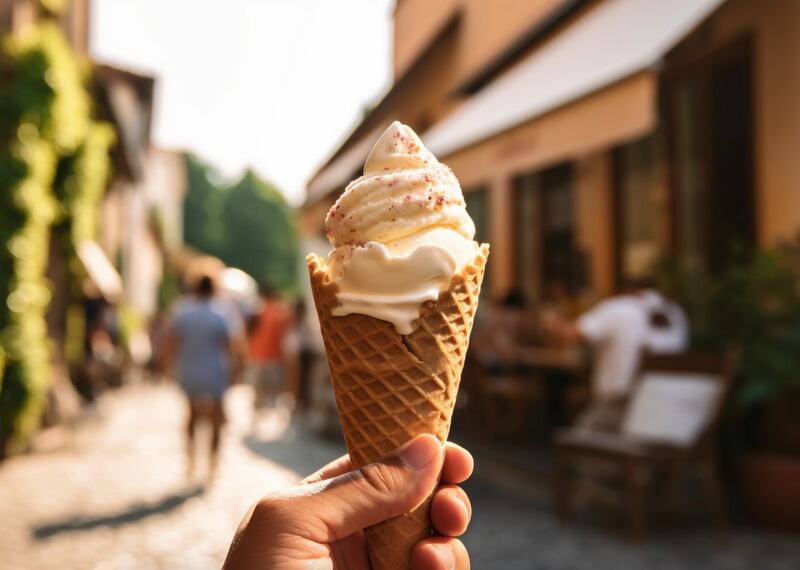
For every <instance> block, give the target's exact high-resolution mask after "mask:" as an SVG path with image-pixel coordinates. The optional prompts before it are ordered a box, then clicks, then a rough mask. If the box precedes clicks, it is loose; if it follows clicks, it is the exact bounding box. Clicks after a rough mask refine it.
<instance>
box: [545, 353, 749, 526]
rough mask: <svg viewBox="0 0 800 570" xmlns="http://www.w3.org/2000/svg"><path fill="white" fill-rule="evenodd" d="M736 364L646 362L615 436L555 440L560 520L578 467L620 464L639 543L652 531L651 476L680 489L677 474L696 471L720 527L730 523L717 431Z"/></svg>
mask: <svg viewBox="0 0 800 570" xmlns="http://www.w3.org/2000/svg"><path fill="white" fill-rule="evenodd" d="M736 360H737V359H736V357H735V354H733V353H730V352H729V353H725V354H710V353H685V354H681V355H674V356H647V357H645V358H644V359H643V364H642V368H641V373H640V375H639V379H638V381H637V384H636V386H635V388H634V391H633V396H632V397H631V399H630V400H629V401H628V403H627V404H626V406H625V407H626V409H625V414H624V419H623V422H622V425H621V426H620V428H619V430H618V431H617V432H615V433H607V432H593V431H586V430H582V429H577V428H571V429H568V430H564V431H562V432H560V433H559V434H558V435H557V436H556V438H555V461H556V468H555V482H554V494H555V496H554V499H555V506H556V511H557V514H558V516H559V517H560V518H561V519H562V520H564V519H566V517H567V515H568V514H569V512H570V510H571V503H572V499H573V492H574V470H575V468H576V467H578V466H580V465H581V464H586V463H587V462H593V463H594V464H597V463H599V462H602V463H605V464H610V465H613V466H616V467H617V469H618V471H619V472H620V473H621V474H622V476H623V477H622V478H623V481H624V495H625V508H626V511H627V519H628V530H629V533H630V536H631V537H632V538H634V539H641V538H642V537H644V535H645V533H646V529H647V520H646V519H647V516H646V514H647V513H646V498H647V497H646V492H647V491H648V489H649V482H650V481H651V476H652V475H654V474H656V473H657V472H659V471H660V472H662V473H664V474H666V475H667V476H668V480H669V481H671V483H672V486H671V488H672V489H673V490H675V489H676V488H677V487H676V485H677V482H678V481H679V475H682V474H684V473H686V471H687V470H690V469H696V471H697V473H698V475H699V476H700V481H701V482H702V486H703V490H704V493H705V495H706V502H707V506H708V508H709V509H710V510H711V512H712V515H713V517H714V519H715V520H716V522H717V523H718V524H720V525H724V524H725V522H726V516H725V510H724V504H723V497H722V489H721V486H720V480H719V473H718V469H717V459H718V455H719V453H718V451H719V448H718V440H719V437H718V429H719V420H720V416H721V414H722V410H723V407H724V403H725V399H726V397H727V394H728V392H729V388H730V385H731V383H732V377H733V374H734V367H735V364H736ZM681 393H683V400H681V398H682V396H681ZM687 394H688V396H687ZM701 395H702V396H703V397H702V398H701V397H700V396H701ZM702 400H704V401H702ZM669 409H672V410H673V411H674V412H675V413H676V414H682V418H681V421H679V422H675V421H674V417H673V418H672V420H673V421H670V417H669V416H670V413H669V412H668V410H669ZM665 410H666V411H665ZM658 416H661V418H660V425H659V417H658ZM680 428H683V432H682V433H680V432H681V429H680ZM587 475H590V473H588V474H587Z"/></svg>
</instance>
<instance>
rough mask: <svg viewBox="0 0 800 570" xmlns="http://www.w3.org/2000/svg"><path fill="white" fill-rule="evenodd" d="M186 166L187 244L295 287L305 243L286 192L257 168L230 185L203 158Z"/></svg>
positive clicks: (272, 282) (262, 279)
mask: <svg viewBox="0 0 800 570" xmlns="http://www.w3.org/2000/svg"><path fill="white" fill-rule="evenodd" d="M186 165H187V174H188V182H189V191H188V194H187V196H186V200H185V202H184V240H185V241H186V243H187V244H188V245H191V246H192V247H195V248H197V249H199V250H201V251H203V252H205V253H208V254H210V255H214V256H216V257H219V258H220V259H221V260H222V261H223V262H225V264H226V265H230V266H232V267H238V268H239V269H241V270H243V271H245V272H247V273H249V274H250V275H252V276H253V277H254V278H255V279H256V281H258V282H259V283H263V284H266V285H269V286H271V287H273V288H275V289H279V290H283V291H292V290H293V289H294V288H295V285H296V265H297V255H298V249H299V248H298V243H297V234H296V229H295V220H294V213H293V211H292V209H291V208H290V207H289V205H288V204H287V203H286V200H285V199H284V198H283V195H282V194H281V193H280V192H279V191H278V190H277V189H276V188H275V187H274V186H272V185H271V184H269V183H267V182H265V181H264V180H261V179H260V178H259V177H258V176H257V175H256V174H255V173H254V172H252V171H251V170H248V171H247V172H246V173H245V174H244V176H242V178H241V179H240V180H239V181H238V182H236V183H235V184H234V185H233V186H231V187H226V186H225V185H224V184H222V183H218V182H216V180H219V176H218V175H216V174H215V172H214V170H213V169H212V168H211V167H210V166H208V165H206V164H204V163H203V162H202V161H200V160H199V159H198V158H197V157H193V156H189V157H187V162H186Z"/></svg>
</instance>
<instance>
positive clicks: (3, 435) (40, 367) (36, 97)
mask: <svg viewBox="0 0 800 570" xmlns="http://www.w3.org/2000/svg"><path fill="white" fill-rule="evenodd" d="M84 80H85V73H83V72H82V70H81V68H80V64H79V62H78V60H77V59H76V57H75V56H74V54H73V53H72V51H71V49H70V47H69V44H68V43H67V41H66V40H65V38H64V36H63V34H62V33H61V31H60V30H59V29H58V27H57V26H56V25H55V24H53V23H49V22H45V23H42V24H40V25H38V26H35V27H32V28H31V29H30V30H29V31H28V32H27V33H25V34H24V35H23V36H19V37H7V38H5V39H4V40H3V42H2V45H1V46H0V244H2V247H0V453H2V449H1V448H3V447H4V446H5V443H6V442H7V441H8V440H9V439H11V438H14V439H15V440H17V441H22V440H23V439H24V438H25V436H27V435H28V434H30V433H31V431H32V430H34V429H35V428H36V427H37V426H38V423H39V418H40V415H41V411H42V408H43V406H44V403H45V397H46V391H47V386H48V383H49V380H50V370H49V358H50V346H49V341H48V336H47V327H46V322H45V313H46V311H47V307H48V303H49V301H50V290H49V286H48V283H47V281H46V280H45V278H44V272H45V269H46V264H47V258H48V246H49V237H50V230H51V226H52V225H53V224H54V223H59V224H62V225H63V227H65V228H68V230H67V234H68V236H69V240H68V242H69V244H71V249H72V251H74V245H75V244H76V243H78V241H79V240H81V239H86V238H91V237H93V236H94V233H95V227H96V219H95V216H96V214H95V212H96V211H97V201H98V200H99V199H100V197H101V196H102V192H103V189H104V187H105V182H106V179H107V176H108V170H109V157H108V148H109V146H110V144H111V143H112V141H113V132H112V131H111V127H110V126H108V125H104V124H99V123H95V122H93V121H92V118H91V98H90V94H89V92H88V90H87V89H86V86H85V82H84ZM69 267H70V270H71V271H73V272H76V273H77V272H80V271H82V269H81V268H79V267H78V266H77V265H76V264H74V263H70V264H69Z"/></svg>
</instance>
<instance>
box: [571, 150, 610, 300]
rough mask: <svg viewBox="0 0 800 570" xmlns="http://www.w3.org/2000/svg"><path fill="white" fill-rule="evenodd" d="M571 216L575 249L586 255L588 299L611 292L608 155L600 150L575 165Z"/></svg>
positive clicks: (607, 152) (608, 152)
mask: <svg viewBox="0 0 800 570" xmlns="http://www.w3.org/2000/svg"><path fill="white" fill-rule="evenodd" d="M576 174H577V176H576V179H575V189H574V191H575V217H576V227H577V236H576V240H577V243H578V247H579V249H581V250H582V251H584V252H585V253H586V261H587V267H586V269H587V272H588V274H589V285H590V287H589V291H587V293H588V295H589V297H591V298H594V299H596V298H599V297H605V296H607V295H610V294H611V293H613V292H614V257H613V255H614V232H613V226H614V207H613V192H612V180H613V179H612V173H611V153H610V151H600V152H597V153H595V154H592V155H589V156H586V157H584V158H582V159H581V160H579V161H578V162H577V164H576Z"/></svg>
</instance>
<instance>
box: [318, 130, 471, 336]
mask: <svg viewBox="0 0 800 570" xmlns="http://www.w3.org/2000/svg"><path fill="white" fill-rule="evenodd" d="M325 228H326V233H327V235H328V239H329V240H330V242H331V244H333V246H334V250H333V251H332V252H331V253H330V255H329V256H328V265H327V272H328V277H329V279H330V280H331V281H332V282H333V283H335V284H336V285H337V288H338V292H337V300H338V301H339V303H340V304H339V306H338V307H336V308H335V309H334V311H333V314H334V315H335V316H342V315H348V314H351V313H359V314H363V315H369V316H371V317H374V318H377V319H382V320H385V321H389V322H391V323H392V324H393V325H394V327H395V329H396V330H397V332H398V333H400V334H410V333H411V332H413V330H414V328H415V321H416V320H417V319H418V318H419V315H420V309H421V307H422V304H423V303H425V302H426V301H435V300H436V299H437V297H438V296H439V293H440V292H441V291H444V290H446V289H447V288H448V286H449V284H450V280H451V278H452V277H453V275H454V274H456V273H458V272H459V271H460V270H461V269H462V268H463V267H464V266H465V265H466V264H467V263H469V262H470V261H472V260H473V259H474V258H475V255H476V253H477V252H478V244H477V243H476V242H475V241H473V237H474V235H475V225H474V224H473V222H472V219H471V218H470V217H469V214H467V210H466V205H465V203H464V196H463V195H462V193H461V187H460V186H459V184H458V180H457V179H456V177H455V175H454V174H453V172H452V171H451V170H450V169H449V168H448V167H447V166H445V165H443V164H441V163H440V162H439V161H438V160H436V157H434V156H433V155H432V154H431V153H430V151H428V149H426V148H425V146H424V145H423V144H422V141H420V139H419V137H418V136H417V135H416V133H414V131H412V130H411V129H410V128H409V127H407V126H405V125H403V124H401V123H399V122H397V121H395V122H394V123H392V124H391V125H390V126H389V128H388V129H386V131H385V132H384V133H383V135H381V137H380V139H379V140H378V142H377V143H375V146H374V147H373V149H372V152H370V155H369V157H368V158H367V161H366V163H365V164H364V175H363V176H362V177H360V178H358V179H356V180H354V181H353V182H351V183H350V184H349V185H348V186H347V188H346V189H345V191H344V194H342V196H341V197H340V198H339V199H338V200H337V201H336V203H335V204H334V205H333V207H332V208H331V209H330V211H329V212H328V216H327V218H326V219H325Z"/></svg>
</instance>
